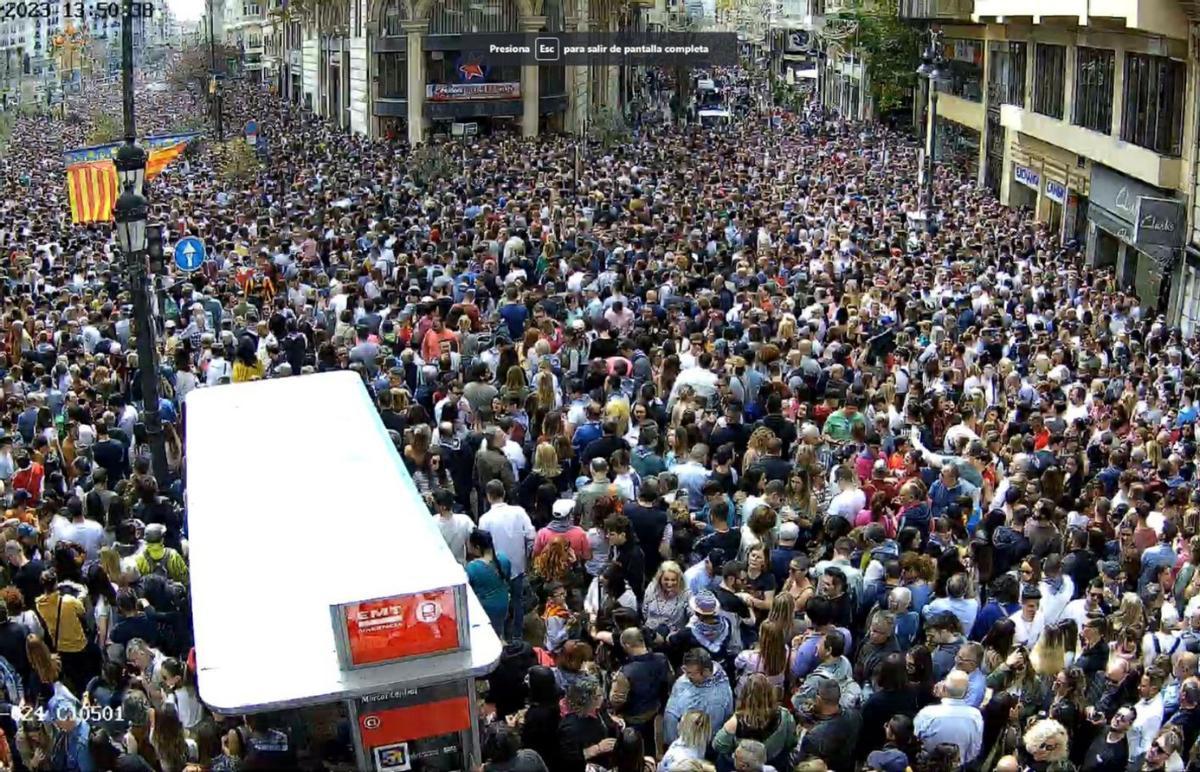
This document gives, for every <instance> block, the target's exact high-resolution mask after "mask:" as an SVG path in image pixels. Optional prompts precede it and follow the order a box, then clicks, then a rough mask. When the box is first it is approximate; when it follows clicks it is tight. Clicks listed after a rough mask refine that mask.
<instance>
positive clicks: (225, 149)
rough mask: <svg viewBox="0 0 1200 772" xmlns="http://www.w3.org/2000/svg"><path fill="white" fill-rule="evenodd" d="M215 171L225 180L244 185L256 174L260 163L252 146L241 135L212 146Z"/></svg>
mask: <svg viewBox="0 0 1200 772" xmlns="http://www.w3.org/2000/svg"><path fill="white" fill-rule="evenodd" d="M213 152H214V153H215V156H216V162H217V163H216V166H217V171H218V172H219V173H220V175H221V178H222V179H223V180H225V181H226V182H230V183H234V184H237V185H244V184H245V183H247V182H250V181H251V180H253V179H254V177H255V176H256V175H257V174H258V170H259V168H260V166H261V164H260V163H259V161H258V156H257V155H255V154H254V148H252V147H250V146H249V145H247V144H246V140H245V139H244V138H242V137H238V138H236V139H230V140H226V141H225V142H223V143H222V144H220V145H216V146H214V148H213Z"/></svg>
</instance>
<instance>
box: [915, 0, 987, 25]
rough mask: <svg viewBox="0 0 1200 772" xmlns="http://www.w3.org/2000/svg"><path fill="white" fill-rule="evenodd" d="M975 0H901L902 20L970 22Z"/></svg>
mask: <svg viewBox="0 0 1200 772" xmlns="http://www.w3.org/2000/svg"><path fill="white" fill-rule="evenodd" d="M974 6H975V3H974V2H973V0H900V18H902V19H945V20H952V21H970V19H971V13H972V12H973V11H974Z"/></svg>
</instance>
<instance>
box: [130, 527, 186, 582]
mask: <svg viewBox="0 0 1200 772" xmlns="http://www.w3.org/2000/svg"><path fill="white" fill-rule="evenodd" d="M166 535H167V529H166V528H165V527H164V526H163V525H162V524H161V523H151V524H150V525H148V526H146V534H145V536H146V548H145V549H144V550H142V551H141V554H139V555H138V556H137V560H136V561H135V563H134V565H135V566H137V570H138V573H139V574H141V575H142V576H150V575H151V574H157V575H158V576H161V577H163V578H165V579H170V580H171V581H172V582H179V583H180V584H187V582H188V564H187V561H186V560H184V558H183V555H180V554H179V553H178V552H176V551H175V550H173V549H171V548H170V547H168V546H166V545H165V544H163V538H164V537H165V536H166Z"/></svg>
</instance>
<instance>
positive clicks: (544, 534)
mask: <svg viewBox="0 0 1200 772" xmlns="http://www.w3.org/2000/svg"><path fill="white" fill-rule="evenodd" d="M550 511H551V515H552V517H553V519H552V520H551V521H550V522H549V523H548V524H547V525H546V526H545V527H543V528H541V529H540V530H539V531H538V532H537V535H536V536H535V537H534V539H533V557H535V558H536V557H537V556H538V555H540V554H542V552H543V551H544V550H545V549H546V547H547V545H549V544H550V542H552V541H554V540H555V539H560V538H561V539H565V540H566V542H567V545H568V546H569V547H570V548H571V549H572V551H574V553H575V557H576V558H577V559H578V560H579V561H581V562H582V561H587V560H590V559H591V557H592V547H591V544H590V543H589V542H588V536H587V531H585V530H584V529H582V528H580V527H579V526H578V525H576V524H575V522H574V519H573V517H572V516H573V515H574V512H575V501H574V499H558V500H557V501H555V502H554V504H552V505H551V507H550Z"/></svg>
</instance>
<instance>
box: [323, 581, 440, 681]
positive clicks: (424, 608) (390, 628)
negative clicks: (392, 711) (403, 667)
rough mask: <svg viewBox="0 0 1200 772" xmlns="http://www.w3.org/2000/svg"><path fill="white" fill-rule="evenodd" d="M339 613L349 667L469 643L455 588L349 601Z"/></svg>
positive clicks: (426, 653)
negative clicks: (465, 640)
mask: <svg viewBox="0 0 1200 772" xmlns="http://www.w3.org/2000/svg"><path fill="white" fill-rule="evenodd" d="M339 610H340V619H341V623H342V624H343V625H344V626H345V629H344V636H345V637H344V640H345V644H346V652H345V654H346V659H347V661H346V663H345V664H346V665H347V666H349V667H361V666H364V665H380V664H384V663H387V662H395V661H397V660H401V659H407V658H409V657H422V656H428V655H430V654H443V653H446V652H451V651H457V650H458V649H460V648H462V647H463V645H464V643H463V641H462V640H461V639H460V636H459V629H458V609H457V606H456V605H455V595H454V590H453V588H448V587H447V588H443V589H440V590H432V591H430V592H422V593H416V594H413V595H400V596H396V597H393V598H380V599H378V600H370V601H360V602H357V603H346V604H343V605H342V606H341V607H340V609H339Z"/></svg>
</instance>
